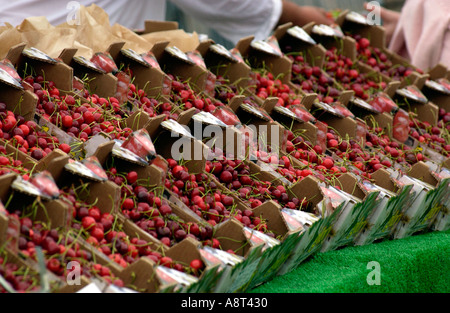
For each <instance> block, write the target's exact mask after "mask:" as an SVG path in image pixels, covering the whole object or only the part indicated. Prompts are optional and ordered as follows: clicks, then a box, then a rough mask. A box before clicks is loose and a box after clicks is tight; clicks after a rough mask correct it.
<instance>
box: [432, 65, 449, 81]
mask: <svg viewBox="0 0 450 313" xmlns="http://www.w3.org/2000/svg"><path fill="white" fill-rule="evenodd" d="M448 72H449V70H448V68H447V67H446V66H445V65H443V64H442V63H439V64H437V65H436V66H435V67H433V68H432V69H431V70H429V71H428V75H429V78H430V79H432V80H435V79H438V78H445V77H446V76H447V74H448Z"/></svg>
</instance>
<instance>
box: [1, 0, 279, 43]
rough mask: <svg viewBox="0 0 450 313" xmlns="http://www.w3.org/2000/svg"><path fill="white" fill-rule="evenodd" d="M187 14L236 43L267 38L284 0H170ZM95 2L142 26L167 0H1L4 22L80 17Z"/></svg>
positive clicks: (114, 18) (159, 15)
mask: <svg viewBox="0 0 450 313" xmlns="http://www.w3.org/2000/svg"><path fill="white" fill-rule="evenodd" d="M170 1H171V2H173V3H174V4H175V5H177V6H178V7H179V8H180V9H182V10H183V11H184V12H185V13H186V14H189V15H191V16H192V17H193V18H195V19H197V20H199V21H201V22H202V23H203V24H205V25H206V26H207V27H210V28H212V29H214V30H216V32H218V33H219V34H220V35H221V36H223V37H224V38H226V39H228V40H230V41H231V42H233V43H236V42H237V41H238V40H240V39H241V38H243V37H246V36H251V35H253V36H255V39H265V38H267V37H268V36H269V35H270V33H271V31H272V30H273V28H274V27H275V25H276V24H277V22H278V20H279V18H280V15H281V10H282V3H281V0H227V1H224V0H170ZM93 3H95V4H96V5H98V6H99V7H101V8H102V9H103V10H105V11H106V13H107V14H108V16H109V19H110V23H111V25H112V24H115V23H118V24H121V25H123V26H125V27H128V28H130V29H141V28H143V27H144V21H145V20H157V21H162V20H164V17H165V8H166V3H165V0H114V1H113V0H100V1H92V0H78V1H69V2H66V1H61V0H0V8H1V9H0V25H3V24H4V23H5V22H6V23H9V24H12V25H13V26H17V25H19V24H20V23H21V22H22V21H23V20H24V19H26V18H28V17H34V16H45V17H46V18H47V20H48V21H49V22H50V23H51V24H52V25H59V24H62V23H65V22H67V21H68V20H73V19H75V18H76V10H77V9H78V7H77V5H79V4H81V5H82V6H86V7H88V6H90V5H91V4H93Z"/></svg>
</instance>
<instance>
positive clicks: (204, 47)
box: [195, 39, 215, 58]
mask: <svg viewBox="0 0 450 313" xmlns="http://www.w3.org/2000/svg"><path fill="white" fill-rule="evenodd" d="M213 44H215V42H214V40H212V39H207V40H204V41H202V42H200V43H199V44H198V46H197V48H195V50H196V51H198V52H199V53H200V55H201V56H202V57H203V58H204V57H205V56H206V54H207V53H208V51H209V47H210V46H211V45H213Z"/></svg>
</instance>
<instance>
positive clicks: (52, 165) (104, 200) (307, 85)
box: [0, 10, 450, 293]
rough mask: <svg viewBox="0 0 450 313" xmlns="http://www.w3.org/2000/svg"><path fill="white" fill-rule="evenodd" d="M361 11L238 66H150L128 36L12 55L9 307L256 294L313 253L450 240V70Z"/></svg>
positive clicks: (0, 110) (258, 49)
mask: <svg viewBox="0 0 450 313" xmlns="http://www.w3.org/2000/svg"><path fill="white" fill-rule="evenodd" d="M83 12H84V13H83V14H89V10H86V11H83ZM355 14H356V13H354V12H351V13H350V12H347V11H345V12H342V14H341V15H340V16H339V17H338V18H337V19H336V25H334V27H329V26H324V25H315V24H309V25H306V26H305V27H303V28H299V27H293V26H292V25H291V24H286V25H281V26H279V27H278V28H277V29H276V30H275V31H274V34H273V35H272V36H270V37H269V38H267V39H266V40H262V41H255V40H253V37H248V38H242V40H241V41H239V43H238V44H237V45H236V47H235V48H233V49H231V50H227V49H226V48H224V47H223V46H220V45H218V44H216V43H214V42H213V41H211V40H206V41H201V42H194V43H195V45H194V44H193V43H192V42H189V45H187V44H186V40H188V39H186V38H188V37H186V36H182V37H180V38H181V39H180V40H182V41H183V42H180V46H183V47H186V46H195V47H196V48H195V49H190V50H186V51H183V50H181V49H180V48H178V46H177V42H176V40H175V41H172V44H171V45H169V44H168V42H164V41H157V42H152V43H149V42H147V44H148V45H145V46H144V47H142V49H143V50H142V51H140V50H139V47H140V46H139V43H140V42H142V40H144V41H145V35H137V34H134V33H133V35H131V34H130V32H126V31H125V30H123V29H122V30H121V31H118V30H117V28H111V29H110V33H109V34H108V36H105V38H108V41H105V42H104V47H102V49H101V50H99V48H98V47H99V45H98V42H97V43H96V45H95V46H94V45H92V46H89V44H88V41H86V42H77V45H78V46H79V45H83V49H80V50H78V49H77V48H74V46H71V45H67V44H66V43H61V44H60V46H58V45H56V44H54V45H52V46H51V47H48V50H47V49H46V47H43V46H42V45H40V46H39V49H38V48H37V47H34V46H32V45H30V43H29V42H21V43H19V44H17V43H15V40H11V42H12V43H14V44H11V45H10V46H8V49H7V51H6V53H5V56H4V58H3V60H2V61H1V63H0V137H1V140H0V142H1V146H0V180H1V184H0V186H1V187H0V204H1V207H0V245H1V247H0V291H1V292H35V291H44V292H61V293H62V292H80V291H82V290H83V289H84V288H88V289H87V290H89V288H94V289H95V288H97V289H96V290H100V289H98V288H100V287H99V286H102V287H101V288H109V289H108V290H109V292H150V293H156V292H245V291H247V290H250V289H251V288H254V287H256V286H258V285H259V284H262V283H264V282H265V281H268V280H270V279H271V278H273V277H274V276H277V275H283V274H286V273H288V272H289V271H291V270H292V269H294V268H296V267H297V266H301V263H302V262H303V261H305V260H306V259H308V258H309V257H310V256H311V255H313V254H316V253H326V252H327V251H330V250H335V249H338V248H342V247H345V246H358V245H368V244H373V243H374V242H375V241H380V240H394V239H398V238H405V237H408V236H413V235H415V234H418V233H423V232H431V231H444V230H448V229H449V228H450V222H449V214H448V208H449V195H450V188H449V177H450V176H449V170H448V166H449V161H448V153H449V152H450V143H449V133H448V132H449V130H450V124H449V122H450V118H449V116H450V111H449V109H450V92H449V85H450V84H449V79H450V76H449V71H448V70H447V69H446V68H444V67H442V66H437V67H436V68H434V69H432V70H431V71H430V72H429V73H425V72H424V71H422V70H420V69H417V68H415V67H413V66H411V65H409V64H408V63H407V62H406V61H405V60H402V59H401V58H400V57H398V56H396V55H394V54H392V53H390V52H389V51H388V50H387V49H386V48H385V47H383V46H382V45H381V44H380V39H379V38H378V37H379V36H383V32H382V28H380V27H378V26H370V25H365V24H358V23H355V22H354V18H355ZM96 22H98V23H100V21H96V20H95V18H92V19H91V20H90V23H92V25H88V27H85V28H84V29H83V30H79V31H80V32H82V31H83V32H92V31H93V30H94V29H95V27H94V26H95V23H96ZM103 26H104V27H105V28H102V29H107V27H106V26H105V25H103ZM5 31H8V30H5ZM9 31H12V30H11V29H10V30H9ZM48 31H49V32H50V31H51V30H50V29H49V30H48ZM147 31H148V32H151V29H147ZM167 32H170V30H167ZM41 35H42V36H44V35H46V33H45V30H42V34H41ZM91 35H93V34H91ZM121 35H122V37H121ZM135 36H137V37H135ZM161 36H164V33H162V34H161ZM161 36H159V37H160V38H161ZM76 37H77V38H78V39H79V38H82V34H77V36H76ZM90 37H91V36H90ZM155 37H157V36H155ZM20 38H21V39H22V38H27V37H26V36H23V37H20ZM137 38H139V39H137ZM149 38H150V37H149ZM171 38H172V37H171ZM193 40H198V39H197V37H195V38H194V39H193ZM148 47H151V48H150V49H148ZM46 50H47V51H48V52H46ZM55 51H56V52H55ZM71 268H72V270H71ZM23 273H26V274H23ZM43 273H46V275H45V277H46V280H47V284H46V285H45V286H43V285H40V284H41V283H42V281H39V276H40V275H43ZM84 290H86V289H84Z"/></svg>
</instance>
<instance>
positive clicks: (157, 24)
mask: <svg viewBox="0 0 450 313" xmlns="http://www.w3.org/2000/svg"><path fill="white" fill-rule="evenodd" d="M176 29H178V22H176V21H154V20H147V21H145V22H144V33H145V34H148V33H154V32H162V31H168V30H176Z"/></svg>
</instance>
